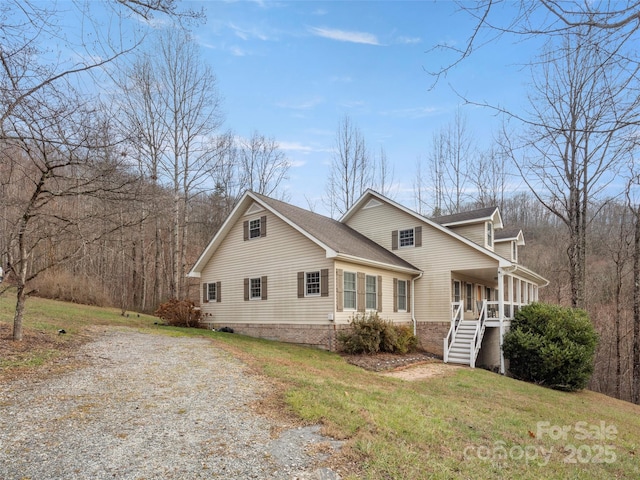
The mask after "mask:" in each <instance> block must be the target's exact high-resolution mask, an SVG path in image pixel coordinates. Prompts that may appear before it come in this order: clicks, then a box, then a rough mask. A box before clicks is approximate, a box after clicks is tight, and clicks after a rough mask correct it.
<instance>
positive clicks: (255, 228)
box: [249, 218, 260, 238]
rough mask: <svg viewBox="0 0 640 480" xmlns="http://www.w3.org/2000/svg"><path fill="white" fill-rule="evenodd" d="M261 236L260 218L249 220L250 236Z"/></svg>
mask: <svg viewBox="0 0 640 480" xmlns="http://www.w3.org/2000/svg"><path fill="white" fill-rule="evenodd" d="M259 236H260V219H259V218H257V219H255V220H250V221H249V238H258V237H259Z"/></svg>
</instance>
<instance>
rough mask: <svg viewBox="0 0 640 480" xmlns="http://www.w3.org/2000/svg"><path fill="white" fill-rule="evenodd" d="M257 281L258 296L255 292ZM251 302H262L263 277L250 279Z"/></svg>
mask: <svg viewBox="0 0 640 480" xmlns="http://www.w3.org/2000/svg"><path fill="white" fill-rule="evenodd" d="M256 280H257V282H258V290H257V293H258V295H257V296H256V295H254V292H255V291H256V289H255V287H254V281H256ZM251 300H262V277H253V278H249V301H251Z"/></svg>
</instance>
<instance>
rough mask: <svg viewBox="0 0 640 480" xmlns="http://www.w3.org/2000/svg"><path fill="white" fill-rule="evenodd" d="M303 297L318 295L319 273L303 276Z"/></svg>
mask: <svg viewBox="0 0 640 480" xmlns="http://www.w3.org/2000/svg"><path fill="white" fill-rule="evenodd" d="M304 283H305V295H306V296H314V295H320V272H307V273H305V274H304Z"/></svg>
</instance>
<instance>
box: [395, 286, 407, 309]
mask: <svg viewBox="0 0 640 480" xmlns="http://www.w3.org/2000/svg"><path fill="white" fill-rule="evenodd" d="M401 283H403V284H404V295H401V294H400V284H401ZM397 288H398V295H397V300H396V301H397V302H398V312H407V311H408V308H407V306H408V303H409V302H408V297H407V289H408V288H409V282H408V281H407V280H402V279H398V283H397ZM401 298H403V299H404V308H402V307H401V306H400V299H401Z"/></svg>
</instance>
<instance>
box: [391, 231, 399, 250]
mask: <svg viewBox="0 0 640 480" xmlns="http://www.w3.org/2000/svg"><path fill="white" fill-rule="evenodd" d="M397 249H398V230H394V231H393V232H391V250H397Z"/></svg>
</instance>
